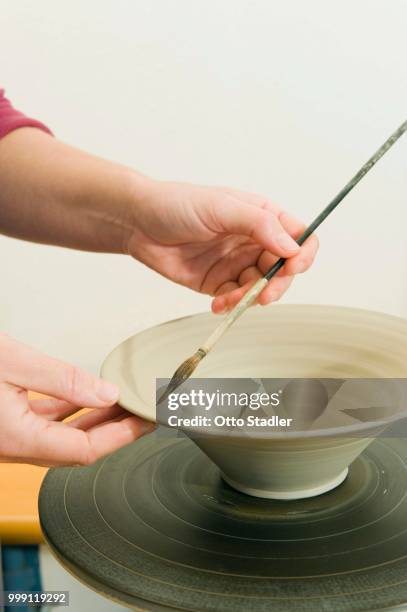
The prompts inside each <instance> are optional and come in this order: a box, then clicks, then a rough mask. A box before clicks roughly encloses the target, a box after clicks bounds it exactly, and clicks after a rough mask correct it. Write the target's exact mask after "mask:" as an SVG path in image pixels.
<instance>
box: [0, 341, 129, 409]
mask: <svg viewBox="0 0 407 612" xmlns="http://www.w3.org/2000/svg"><path fill="white" fill-rule="evenodd" d="M0 379H1V380H2V381H3V382H8V383H10V384H13V385H16V386H19V387H23V388H26V389H31V390H32V391H39V392H41V393H46V394H48V395H52V396H53V397H55V398H58V399H62V400H66V401H68V402H70V403H72V404H75V405H77V406H89V407H92V408H93V407H98V406H106V405H111V404H114V403H115V402H116V401H117V399H118V396H119V390H118V388H117V387H116V386H115V385H112V384H111V383H109V382H107V381H104V380H101V379H99V378H97V377H95V376H92V375H91V374H89V373H88V372H85V371H84V370H81V369H80V368H78V367H76V366H73V365H70V364H67V363H64V362H62V361H59V360H58V359H54V358H53V357H49V356H48V355H45V354H43V353H41V352H40V351H37V350H35V349H33V348H31V347H29V346H25V345H24V344H21V343H20V342H17V340H14V339H13V338H10V337H8V336H5V335H1V336H0Z"/></svg>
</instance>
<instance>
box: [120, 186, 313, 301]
mask: <svg viewBox="0 0 407 612" xmlns="http://www.w3.org/2000/svg"><path fill="white" fill-rule="evenodd" d="M134 210H135V213H134V226H135V227H134V230H133V231H132V233H131V234H130V239H129V241H128V244H127V250H128V252H129V253H130V254H131V255H132V256H133V257H135V258H136V259H138V260H140V261H142V262H143V263H144V264H146V265H147V266H149V267H150V268H152V269H154V270H156V271H157V272H159V273H160V274H162V275H163V276H165V277H167V278H169V279H171V280H173V281H175V282H176V283H179V284H181V285H185V286H186V287H190V288H191V289H194V290H195V291H200V292H202V293H207V294H209V295H212V296H215V299H214V300H213V302H212V310H213V312H215V313H222V312H226V311H227V310H229V309H230V308H232V307H233V306H234V305H235V304H236V303H237V302H238V301H239V300H240V299H241V297H242V296H243V295H244V293H245V292H246V291H247V290H248V289H249V287H251V286H252V285H253V283H254V282H255V281H256V280H257V279H259V278H261V277H262V276H263V275H264V274H265V273H266V272H267V271H268V270H269V269H270V268H271V267H272V265H273V264H274V263H275V262H276V261H277V259H279V258H280V257H285V258H287V259H288V261H287V262H286V264H285V265H284V267H283V268H282V269H281V270H280V271H279V273H278V274H277V275H276V276H275V277H274V278H273V279H272V280H271V281H270V283H269V284H268V285H267V287H266V288H265V289H264V290H263V291H262V293H261V294H260V295H259V297H258V299H257V303H259V304H262V305H265V304H268V303H270V302H274V301H276V300H278V299H279V298H280V297H281V296H282V295H283V293H284V292H285V291H286V290H287V289H288V287H289V286H290V284H291V282H292V279H293V276H294V275H295V274H298V273H300V272H304V271H305V270H307V269H308V268H309V267H310V265H311V264H312V262H313V260H314V257H315V254H316V252H317V250H318V240H317V237H316V236H311V237H310V238H308V240H307V241H306V242H305V243H304V244H303V245H302V247H301V248H300V247H299V246H298V245H297V243H296V242H295V240H294V239H296V238H298V237H299V236H300V235H301V233H302V232H303V230H304V229H305V226H304V225H303V223H301V222H300V221H298V220H297V219H295V218H294V217H292V216H290V215H288V214H287V213H285V212H284V211H283V210H282V209H281V208H279V207H278V206H276V205H275V204H272V203H271V202H269V201H268V200H266V199H265V198H263V197H261V196H259V195H256V194H252V193H245V192H242V191H237V190H234V189H226V188H215V187H200V186H194V185H188V184H182V183H157V182H151V187H150V189H147V190H146V192H145V197H144V198H143V199H142V200H141V201H140V202H139V204H138V205H137V206H136V207H135V209H134Z"/></svg>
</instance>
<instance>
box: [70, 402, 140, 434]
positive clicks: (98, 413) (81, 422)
mask: <svg viewBox="0 0 407 612" xmlns="http://www.w3.org/2000/svg"><path fill="white" fill-rule="evenodd" d="M123 415H125V416H130V415H129V413H128V412H127V410H124V408H121V407H120V406H119V405H118V404H115V405H114V406H107V407H106V408H98V409H97V410H91V411H90V412H87V413H86V414H81V415H79V416H78V417H76V419H72V421H69V426H70V427H76V429H82V431H86V430H87V429H90V428H91V427H96V425H100V424H101V423H104V422H106V421H110V420H112V419H115V418H117V417H119V416H123Z"/></svg>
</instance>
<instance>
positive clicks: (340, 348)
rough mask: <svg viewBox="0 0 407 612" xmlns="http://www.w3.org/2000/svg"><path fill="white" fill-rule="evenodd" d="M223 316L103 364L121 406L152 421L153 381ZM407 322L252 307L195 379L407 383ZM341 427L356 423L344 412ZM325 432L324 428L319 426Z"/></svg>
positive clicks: (154, 337)
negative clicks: (382, 380)
mask: <svg viewBox="0 0 407 612" xmlns="http://www.w3.org/2000/svg"><path fill="white" fill-rule="evenodd" d="M218 323H219V318H218V317H216V316H214V315H213V314H211V313H204V314H198V315H193V316H191V317H186V318H183V319H177V320H175V321H170V322H168V323H164V324H162V325H159V326H156V327H153V328H150V329H147V330H145V331H142V332H141V333H138V334H136V335H135V336H132V337H131V338H129V339H127V340H125V341H124V342H122V343H121V344H120V345H119V346H117V347H116V348H115V349H114V350H113V351H112V352H111V353H110V354H109V355H108V357H107V358H106V360H105V362H104V363H103V366H102V371H101V372H102V376H103V377H104V378H106V379H108V380H110V381H112V382H114V383H116V384H117V385H118V386H119V388H120V404H121V405H122V406H123V407H124V408H126V409H127V410H129V411H131V412H133V413H135V414H137V415H139V416H142V417H143V418H146V419H149V420H152V421H154V420H155V417H156V410H155V396H156V390H155V384H156V378H170V377H171V376H172V374H173V373H174V370H175V369H176V368H177V367H178V365H179V364H180V363H181V362H182V361H183V360H184V359H185V358H187V357H188V356H189V355H192V354H193V353H194V352H195V350H196V349H197V348H198V347H199V346H200V345H201V344H202V343H203V342H204V341H205V339H206V338H207V337H208V336H209V334H210V333H211V332H212V331H213V329H214V328H215V327H216V325H217V324H218ZM406 374H407V321H406V320H404V319H400V318H398V317H393V316H390V315H385V314H382V313H377V312H371V311H366V310H360V309H353V308H344V307H336V306H320V305H318V306H314V305H273V306H271V307H269V308H260V307H257V308H253V309H251V310H250V311H249V312H247V313H246V314H245V315H244V316H243V317H242V318H241V319H240V320H239V321H237V323H236V324H235V325H234V326H233V327H232V328H231V329H230V330H229V332H228V333H227V334H226V335H225V336H224V338H222V340H221V341H220V342H219V343H218V345H217V346H216V347H215V349H214V350H213V352H212V353H211V354H210V355H209V356H208V357H206V359H204V360H203V362H202V363H201V364H200V366H199V367H198V369H197V370H196V372H195V373H194V377H196V378H199V377H201V378H405V377H406ZM341 419H342V420H341V424H344V425H346V424H352V423H355V422H357V420H356V421H355V419H354V418H353V417H352V416H349V415H346V414H343V415H342V416H341ZM321 426H323V424H322V425H321Z"/></svg>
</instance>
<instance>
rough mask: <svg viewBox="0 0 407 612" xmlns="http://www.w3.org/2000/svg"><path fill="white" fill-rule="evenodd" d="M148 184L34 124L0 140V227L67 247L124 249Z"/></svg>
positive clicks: (6, 232) (6, 231)
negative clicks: (41, 129) (58, 138)
mask: <svg viewBox="0 0 407 612" xmlns="http://www.w3.org/2000/svg"><path fill="white" fill-rule="evenodd" d="M151 183H152V181H151V179H148V178H147V177H144V176H143V175H141V174H138V173H136V172H134V171H133V170H131V169H129V168H126V167H124V166H121V165H119V164H115V163H112V162H108V161H105V160H103V159H100V158H98V157H95V156H92V155H89V154H87V153H84V152H82V151H80V150H78V149H75V148H73V147H70V146H68V145H66V144H64V143H61V142H59V141H58V140H56V139H54V138H52V137H51V136H49V135H48V134H45V133H43V132H41V131H40V130H37V129H33V128H21V129H19V130H15V131H14V132H12V133H10V134H8V135H7V136H6V137H5V138H3V139H2V140H0V232H1V233H4V234H7V235H9V236H14V237H16V238H22V239H24V240H31V241H35V242H42V243H47V244H55V245H60V246H65V247H70V248H76V249H83V250H90V251H103V252H111V253H122V252H126V245H127V241H128V238H129V235H130V234H131V230H132V228H133V225H134V220H135V219H136V217H137V212H136V208H137V203H138V201H140V202H141V201H142V200H143V198H144V197H145V193H147V191H148V189H149V185H150V184H151Z"/></svg>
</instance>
